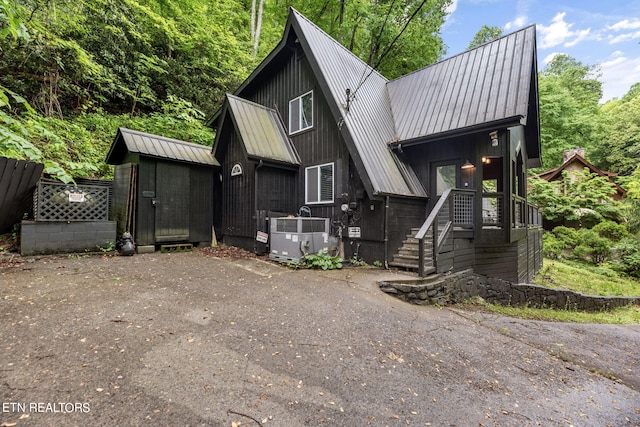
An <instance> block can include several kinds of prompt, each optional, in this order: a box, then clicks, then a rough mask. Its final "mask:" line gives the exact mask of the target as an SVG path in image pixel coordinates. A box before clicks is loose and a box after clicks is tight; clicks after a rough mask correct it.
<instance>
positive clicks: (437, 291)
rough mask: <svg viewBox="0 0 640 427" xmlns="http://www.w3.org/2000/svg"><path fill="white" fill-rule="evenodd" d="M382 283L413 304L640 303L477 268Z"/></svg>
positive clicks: (594, 307)
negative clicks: (481, 271)
mask: <svg viewBox="0 0 640 427" xmlns="http://www.w3.org/2000/svg"><path fill="white" fill-rule="evenodd" d="M379 286H380V289H381V290H382V291H383V292H386V293H388V294H391V295H394V296H396V297H398V298H400V299H402V300H404V301H407V302H410V303H412V304H440V305H445V304H455V303H459V302H463V301H465V300H467V299H469V298H471V297H476V296H478V297H481V298H483V299H484V300H485V301H488V302H491V303H496V304H502V305H511V306H523V305H529V306H532V307H547V308H560V309H572V310H581V311H600V310H608V309H612V308H616V307H622V306H626V305H629V304H640V297H614V296H606V297H603V296H593V295H583V294H580V293H577V292H573V291H569V290H565V289H551V288H545V287H543V286H538V285H529V284H515V283H510V282H507V281H505V280H501V279H494V278H490V277H486V276H482V275H480V274H475V273H474V272H473V270H464V271H460V272H457V273H449V274H445V275H438V276H435V277H434V278H424V279H416V280H404V281H397V282H379Z"/></svg>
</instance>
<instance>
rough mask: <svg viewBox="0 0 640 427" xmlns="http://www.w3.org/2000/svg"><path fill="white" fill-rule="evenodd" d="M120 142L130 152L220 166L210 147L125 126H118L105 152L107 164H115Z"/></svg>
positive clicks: (120, 148)
mask: <svg viewBox="0 0 640 427" xmlns="http://www.w3.org/2000/svg"><path fill="white" fill-rule="evenodd" d="M122 142H124V144H125V147H126V149H127V151H129V152H130V153H135V154H141V155H145V156H149V157H156V158H160V159H169V160H175V161H180V162H186V163H198V164H203V165H211V166H220V163H218V161H217V160H216V159H215V158H214V157H213V155H212V154H211V147H207V146H206V145H200V144H193V143H191V142H186V141H180V140H178V139H172V138H166V137H164V136H159V135H153V134H150V133H144V132H140V131H135V130H131V129H126V128H118V133H117V134H116V138H115V140H114V141H113V144H112V145H111V149H110V150H109V153H108V154H107V159H106V162H107V164H117V159H116V157H117V154H116V153H117V152H118V151H121V150H122V147H121V144H122Z"/></svg>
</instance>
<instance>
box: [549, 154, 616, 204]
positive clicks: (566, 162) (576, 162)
mask: <svg viewBox="0 0 640 427" xmlns="http://www.w3.org/2000/svg"><path fill="white" fill-rule="evenodd" d="M584 168H588V169H589V171H591V172H592V173H595V174H598V176H606V177H607V178H609V181H610V182H611V183H612V184H613V185H615V189H616V192H615V194H612V195H611V198H612V199H614V200H621V199H622V198H623V197H625V196H626V195H627V192H626V190H625V189H624V188H622V187H621V186H620V185H618V184H617V183H616V182H615V181H614V180H613V179H611V178H612V177H614V176H617V175H618V174H617V173H615V172H607V171H603V170H601V169H598V168H597V167H595V166H594V165H592V164H591V163H589V162H588V161H587V160H586V159H585V150H584V148H580V147H575V148H572V149H570V150H565V151H564V152H563V153H562V164H561V165H560V166H558V167H557V168H553V169H549V170H548V171H544V172H542V173H540V174H538V175H537V176H538V177H540V178H542V179H544V180H545V181H549V182H551V181H559V180H562V179H563V177H562V172H563V171H567V174H568V176H569V178H570V179H571V178H573V177H575V173H576V172H582V171H583V170H584Z"/></svg>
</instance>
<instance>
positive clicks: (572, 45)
mask: <svg viewBox="0 0 640 427" xmlns="http://www.w3.org/2000/svg"><path fill="white" fill-rule="evenodd" d="M531 24H536V32H537V48H538V70H539V71H541V70H543V69H544V67H545V66H546V64H548V63H549V62H550V61H551V60H552V59H553V57H554V56H555V55H557V54H561V53H563V54H567V55H569V56H571V57H572V58H574V59H576V60H578V61H580V62H581V63H582V64H584V65H598V66H599V67H600V73H601V76H600V77H599V78H598V80H599V81H601V82H602V83H603V87H602V89H603V96H602V99H601V101H600V102H606V101H608V100H610V99H612V98H622V96H624V95H625V94H626V93H627V92H628V91H629V88H630V87H631V86H632V85H633V84H634V83H638V82H640V0H453V4H452V5H451V6H450V8H449V16H448V18H447V21H446V23H445V25H444V26H443V28H442V34H441V35H442V39H443V40H444V43H445V44H446V45H447V47H448V48H447V55H446V57H448V56H452V55H455V54H458V53H461V52H464V51H465V50H466V49H467V47H468V46H469V42H470V41H471V40H472V39H473V37H474V36H475V34H476V33H477V32H478V30H480V28H481V27H482V26H483V25H488V26H491V27H500V28H502V30H503V34H508V33H511V32H513V31H516V30H518V29H520V28H523V27H526V26H529V25H531Z"/></svg>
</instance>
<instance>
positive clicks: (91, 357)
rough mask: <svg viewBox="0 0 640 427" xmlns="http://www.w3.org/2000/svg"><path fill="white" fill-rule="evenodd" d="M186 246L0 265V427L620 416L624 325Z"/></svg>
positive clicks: (636, 388) (634, 367)
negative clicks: (469, 301)
mask: <svg viewBox="0 0 640 427" xmlns="http://www.w3.org/2000/svg"><path fill="white" fill-rule="evenodd" d="M402 276H403V273H397V272H387V271H384V270H378V269H373V268H372V269H366V268H358V269H353V268H349V269H343V270H339V271H331V272H318V271H309V270H292V269H288V268H286V267H282V266H280V265H277V264H274V263H271V262H269V261H265V260H263V259H257V258H226V259H223V258H218V257H213V256H208V255H206V254H205V253H204V252H202V251H195V252H192V253H172V254H160V253H155V254H146V255H135V256H133V257H101V256H89V257H80V258H77V257H76V258H74V257H42V258H37V259H33V258H31V259H20V261H19V262H18V263H14V264H10V263H6V262H5V263H3V264H2V267H0V386H1V391H0V397H1V399H0V400H1V403H2V408H0V409H2V411H1V412H0V425H1V426H5V427H6V426H14V425H15V426H51V425H58V426H74V425H75V426H114V425H119V426H142V425H148V426H240V425H242V426H258V425H262V426H284V427H290V426H306V425H310V426H317V425H323V426H354V427H357V426H367V425H371V426H406V425H410V426H449V425H455V426H467V425H468V426H494V425H495V426H523V425H524V426H528V425H532V426H533V425H541V426H556V425H557V426H567V425H575V426H607V425H610V426H638V425H640V354H639V353H640V351H639V350H640V325H630V326H616V325H575V324H562V323H548V322H534V321H522V320H518V319H511V318H506V317H501V316H496V315H492V314H487V313H481V312H468V311H463V310H460V309H457V308H439V307H418V306H413V305H409V304H407V303H404V302H402V301H399V300H397V299H394V298H393V297H390V296H388V295H386V294H384V293H382V292H381V291H379V290H378V287H377V285H376V281H378V280H382V279H390V278H400V277H402Z"/></svg>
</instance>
